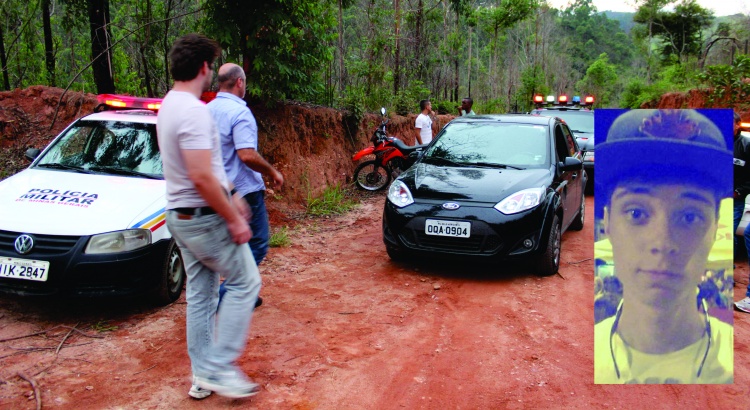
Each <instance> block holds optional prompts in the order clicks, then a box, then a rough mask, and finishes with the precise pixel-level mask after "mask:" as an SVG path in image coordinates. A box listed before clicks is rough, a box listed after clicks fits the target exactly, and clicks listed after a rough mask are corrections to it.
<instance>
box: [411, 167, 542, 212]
mask: <svg viewBox="0 0 750 410" xmlns="http://www.w3.org/2000/svg"><path fill="white" fill-rule="evenodd" d="M402 179H403V180H404V182H405V183H406V184H407V185H409V189H410V190H411V192H412V195H413V196H414V199H439V200H446V199H454V200H465V201H473V202H487V203H497V202H500V201H501V200H503V199H504V198H505V197H507V196H508V195H510V194H513V193H515V192H518V191H520V190H522V189H527V188H538V187H542V186H545V187H547V186H549V184H550V183H551V181H552V173H551V170H550V169H525V170H515V169H499V168H470V167H447V166H436V165H431V164H424V163H421V162H420V163H418V164H416V165H415V166H414V167H412V168H411V169H410V170H409V172H407V173H406V174H404V177H403V178H402Z"/></svg>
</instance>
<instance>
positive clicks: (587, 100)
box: [583, 95, 594, 104]
mask: <svg viewBox="0 0 750 410" xmlns="http://www.w3.org/2000/svg"><path fill="white" fill-rule="evenodd" d="M583 102H584V103H585V104H593V103H594V96H593V95H587V96H586V98H585V99H584V100H583Z"/></svg>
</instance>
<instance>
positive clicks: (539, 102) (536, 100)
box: [534, 94, 544, 104]
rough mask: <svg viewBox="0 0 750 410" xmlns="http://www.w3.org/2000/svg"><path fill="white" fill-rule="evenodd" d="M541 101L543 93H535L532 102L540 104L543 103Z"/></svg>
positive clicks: (542, 100)
mask: <svg viewBox="0 0 750 410" xmlns="http://www.w3.org/2000/svg"><path fill="white" fill-rule="evenodd" d="M543 102H544V96H543V95H541V94H536V95H535V96H534V103H536V104H541V103H543Z"/></svg>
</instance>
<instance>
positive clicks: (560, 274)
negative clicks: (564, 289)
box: [557, 271, 565, 279]
mask: <svg viewBox="0 0 750 410" xmlns="http://www.w3.org/2000/svg"><path fill="white" fill-rule="evenodd" d="M557 274H558V275H559V276H560V277H561V278H563V279H565V276H563V275H562V273H560V271H557Z"/></svg>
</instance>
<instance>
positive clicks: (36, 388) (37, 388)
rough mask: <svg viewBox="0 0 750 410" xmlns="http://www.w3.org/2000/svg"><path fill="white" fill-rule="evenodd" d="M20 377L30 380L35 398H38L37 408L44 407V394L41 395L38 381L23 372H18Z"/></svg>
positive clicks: (37, 409) (38, 409)
mask: <svg viewBox="0 0 750 410" xmlns="http://www.w3.org/2000/svg"><path fill="white" fill-rule="evenodd" d="M18 377H20V378H22V379H24V380H26V381H27V382H29V384H30V385H31V387H32V388H33V389H34V399H35V400H36V410H40V409H41V408H42V396H41V395H39V387H38V386H37V384H36V381H35V380H34V379H32V378H31V377H29V376H26V375H25V374H23V373H22V372H18Z"/></svg>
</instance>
